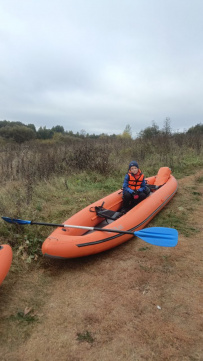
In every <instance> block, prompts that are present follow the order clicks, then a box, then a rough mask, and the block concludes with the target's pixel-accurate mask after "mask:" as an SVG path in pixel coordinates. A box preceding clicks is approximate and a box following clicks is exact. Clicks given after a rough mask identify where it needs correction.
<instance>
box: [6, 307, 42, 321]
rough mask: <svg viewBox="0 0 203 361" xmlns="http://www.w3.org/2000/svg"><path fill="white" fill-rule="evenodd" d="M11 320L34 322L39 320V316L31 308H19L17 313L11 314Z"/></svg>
mask: <svg viewBox="0 0 203 361" xmlns="http://www.w3.org/2000/svg"><path fill="white" fill-rule="evenodd" d="M10 320H12V321H19V322H26V323H28V324H29V323H32V322H35V321H37V320H38V318H37V316H36V315H35V314H34V313H33V312H31V310H28V311H26V310H24V311H22V310H19V311H18V312H17V313H16V315H11V316H10Z"/></svg>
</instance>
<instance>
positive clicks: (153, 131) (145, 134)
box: [138, 121, 160, 139]
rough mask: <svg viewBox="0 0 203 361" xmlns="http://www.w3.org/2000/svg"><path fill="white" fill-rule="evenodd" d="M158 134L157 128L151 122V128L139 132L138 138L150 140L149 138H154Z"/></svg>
mask: <svg viewBox="0 0 203 361" xmlns="http://www.w3.org/2000/svg"><path fill="white" fill-rule="evenodd" d="M159 134H160V131H159V127H158V125H157V124H156V123H155V121H153V122H152V126H151V127H147V128H145V129H144V130H141V131H140V132H139V135H138V137H139V138H143V139H150V138H154V137H156V136H158V135H159Z"/></svg>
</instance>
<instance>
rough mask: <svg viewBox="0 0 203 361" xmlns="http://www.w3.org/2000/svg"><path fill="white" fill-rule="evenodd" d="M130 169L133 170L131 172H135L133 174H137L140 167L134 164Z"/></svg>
mask: <svg viewBox="0 0 203 361" xmlns="http://www.w3.org/2000/svg"><path fill="white" fill-rule="evenodd" d="M130 171H131V173H133V174H137V172H138V168H137V167H135V166H134V165H133V166H132V167H131V168H130Z"/></svg>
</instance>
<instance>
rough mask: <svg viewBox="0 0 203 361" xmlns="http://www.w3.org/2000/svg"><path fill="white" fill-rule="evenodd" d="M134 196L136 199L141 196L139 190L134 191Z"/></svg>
mask: <svg viewBox="0 0 203 361" xmlns="http://www.w3.org/2000/svg"><path fill="white" fill-rule="evenodd" d="M133 198H134V199H138V198H139V195H138V192H137V191H134V192H133Z"/></svg>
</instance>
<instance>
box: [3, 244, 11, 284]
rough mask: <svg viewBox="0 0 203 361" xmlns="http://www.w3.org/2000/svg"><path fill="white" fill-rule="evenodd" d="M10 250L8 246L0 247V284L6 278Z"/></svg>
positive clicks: (9, 264) (9, 262)
mask: <svg viewBox="0 0 203 361" xmlns="http://www.w3.org/2000/svg"><path fill="white" fill-rule="evenodd" d="M12 255H13V253H12V249H11V247H10V246H9V245H8V244H2V245H0V284H1V283H2V282H3V280H4V278H5V277H6V275H7V273H8V271H9V268H10V266H11V262H12Z"/></svg>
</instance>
